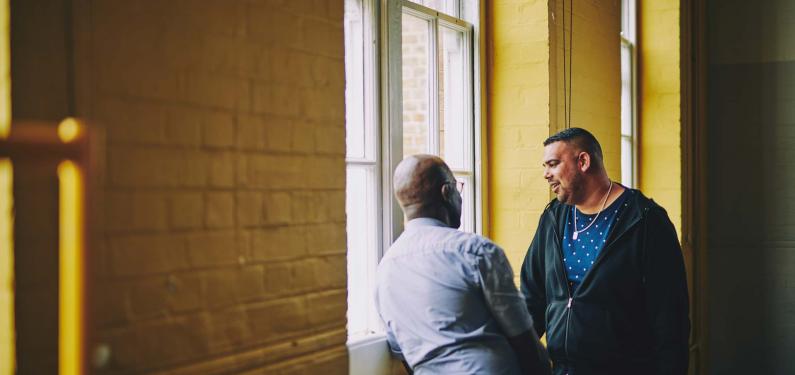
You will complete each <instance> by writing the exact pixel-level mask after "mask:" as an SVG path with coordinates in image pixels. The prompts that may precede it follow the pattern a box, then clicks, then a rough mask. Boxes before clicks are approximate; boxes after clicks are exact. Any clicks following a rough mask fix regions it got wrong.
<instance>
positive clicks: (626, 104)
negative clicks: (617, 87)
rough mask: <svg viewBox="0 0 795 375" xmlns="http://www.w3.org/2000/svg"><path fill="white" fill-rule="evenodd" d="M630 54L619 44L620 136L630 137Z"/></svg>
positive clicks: (626, 48) (623, 45)
mask: <svg viewBox="0 0 795 375" xmlns="http://www.w3.org/2000/svg"><path fill="white" fill-rule="evenodd" d="M632 94H633V93H632V53H631V51H630V49H629V46H627V45H626V44H623V43H622V44H621V134H623V135H629V136H631V135H632V110H633V108H632Z"/></svg>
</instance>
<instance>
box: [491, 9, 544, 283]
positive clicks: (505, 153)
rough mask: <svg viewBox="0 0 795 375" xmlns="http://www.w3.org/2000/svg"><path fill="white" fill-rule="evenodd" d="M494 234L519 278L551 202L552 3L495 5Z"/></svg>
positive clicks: (492, 150)
mask: <svg viewBox="0 0 795 375" xmlns="http://www.w3.org/2000/svg"><path fill="white" fill-rule="evenodd" d="M487 6H488V9H487V14H488V20H487V22H488V28H489V29H488V38H489V39H488V44H489V47H488V48H489V53H488V67H487V77H488V90H489V93H488V108H489V110H488V125H487V126H488V134H487V138H488V149H489V151H488V170H489V181H488V182H487V183H488V191H489V196H488V200H489V202H488V207H489V211H488V215H489V219H488V222H489V223H490V226H489V228H488V235H489V236H490V237H491V238H492V239H494V240H495V241H496V242H497V243H498V244H500V246H502V247H503V248H504V249H505V252H506V254H507V256H508V259H509V260H510V262H511V265H513V267H514V269H515V270H516V273H517V275H518V270H519V267H520V266H521V264H522V260H523V259H524V255H525V251H526V250H527V246H528V245H529V243H530V239H531V237H532V234H533V232H534V231H535V228H536V225H537V223H538V217H539V215H540V214H541V212H542V210H543V209H544V206H545V205H546V203H547V202H548V201H549V187H548V185H547V183H546V182H545V181H544V180H543V178H542V176H541V169H540V167H539V165H540V162H541V156H542V152H543V146H542V144H541V142H543V140H544V139H545V138H546V137H548V136H549V113H550V111H549V83H550V82H549V79H550V75H549V32H548V30H549V27H548V17H547V14H548V12H547V10H548V3H547V1H516V0H499V1H490V2H488V5H487Z"/></svg>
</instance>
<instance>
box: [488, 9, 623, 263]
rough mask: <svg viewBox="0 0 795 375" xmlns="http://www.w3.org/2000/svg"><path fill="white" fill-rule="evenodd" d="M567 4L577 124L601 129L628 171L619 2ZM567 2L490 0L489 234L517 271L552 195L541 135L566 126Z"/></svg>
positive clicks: (609, 150) (616, 166) (613, 166)
mask: <svg viewBox="0 0 795 375" xmlns="http://www.w3.org/2000/svg"><path fill="white" fill-rule="evenodd" d="M566 4H567V8H566V17H567V20H566V25H567V31H566V36H568V35H569V33H568V28H569V25H570V23H569V21H570V20H571V16H570V15H569V12H570V10H571V8H569V6H570V5H572V4H573V7H574V40H573V41H574V49H573V56H574V60H573V62H574V63H573V65H572V67H573V70H572V73H573V74H572V78H573V84H572V86H571V87H572V91H573V93H572V111H571V114H572V122H571V125H572V126H579V127H584V128H587V129H589V130H591V131H592V132H593V133H594V135H595V136H596V137H597V138H598V139H599V141H600V143H601V144H602V149H603V151H604V156H605V163H606V166H607V171H608V174H609V175H610V176H611V177H612V178H613V179H620V177H621V173H620V171H621V159H620V154H621V143H620V141H621V138H620V130H621V118H620V98H621V85H620V83H621V81H620V78H621V76H620V72H621V71H620V60H619V57H620V56H619V46H620V44H619V20H620V8H619V6H620V2H618V1H610V2H598V1H586V0H583V1H579V0H578V1H574V2H573V3H569V2H566ZM562 6H563V1H556V0H549V1H530V2H528V1H518V0H500V1H494V2H489V3H488V7H489V11H488V13H489V20H488V22H489V30H488V32H489V33H488V38H489V43H490V44H491V45H490V47H489V56H488V58H489V63H488V80H489V87H488V90H489V93H488V97H489V119H488V121H489V123H488V145H489V162H488V163H489V166H488V170H489V182H488V184H489V188H488V190H489V197H488V198H489V216H490V218H489V222H490V223H491V224H490V227H489V235H490V236H491V237H492V238H493V239H494V240H495V241H496V242H497V243H499V244H500V245H502V246H503V247H504V248H505V251H506V253H507V255H508V258H509V260H510V261H511V264H512V265H513V266H514V269H515V270H516V274H517V275H518V269H519V267H520V266H521V264H522V261H523V259H524V256H525V253H526V251H527V246H528V245H529V244H530V241H531V240H532V235H533V233H535V230H536V227H537V225H538V218H539V217H540V215H541V212H542V211H543V209H544V207H545V206H546V204H547V203H548V202H549V200H550V199H551V195H550V191H549V185H548V184H547V183H546V181H544V179H543V168H542V167H541V159H542V157H543V149H544V147H543V144H542V142H543V141H544V140H545V139H546V138H547V137H548V136H549V135H551V134H554V133H556V132H557V131H558V130H560V129H562V128H563V127H565V125H564V116H563V97H564V96H563V54H562V53H563V45H562V38H563V34H562V26H563V25H562V21H563V18H562ZM568 48H569V45H568V39H567V50H568ZM567 58H568V56H567ZM568 61H569V60H567V62H568ZM567 79H568V78H567Z"/></svg>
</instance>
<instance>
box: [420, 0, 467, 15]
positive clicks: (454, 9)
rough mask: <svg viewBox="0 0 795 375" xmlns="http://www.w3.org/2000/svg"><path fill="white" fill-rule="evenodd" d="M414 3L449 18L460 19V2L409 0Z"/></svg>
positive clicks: (452, 0) (456, 0)
mask: <svg viewBox="0 0 795 375" xmlns="http://www.w3.org/2000/svg"><path fill="white" fill-rule="evenodd" d="M409 1H411V2H412V3H416V4H420V5H424V6H426V7H428V8H431V9H433V10H435V11H438V12H442V13H444V14H447V15H448V16H453V17H459V14H458V13H459V11H458V10H459V9H460V0H409Z"/></svg>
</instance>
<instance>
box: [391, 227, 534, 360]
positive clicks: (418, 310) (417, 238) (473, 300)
mask: <svg viewBox="0 0 795 375" xmlns="http://www.w3.org/2000/svg"><path fill="white" fill-rule="evenodd" d="M376 278H377V282H376V292H375V294H376V296H375V303H376V308H377V310H378V312H379V314H380V316H381V319H382V320H383V322H384V325H385V326H386V334H387V340H388V341H389V345H390V347H391V348H392V350H393V351H394V352H395V353H396V354H401V355H402V356H403V357H404V358H405V360H406V362H407V363H408V364H409V365H410V366H411V367H412V368H413V369H414V371H415V373H416V374H418V375H421V374H519V373H520V371H519V363H518V361H517V360H516V355H515V354H514V351H513V349H512V348H511V346H510V345H509V344H508V341H507V337H513V336H517V335H519V334H520V333H523V332H526V331H529V330H532V326H533V325H532V321H531V318H530V314H529V313H528V312H527V306H526V305H525V303H524V299H523V298H522V296H521V295H520V294H519V292H518V291H517V289H516V285H515V284H514V281H513V270H512V269H511V266H510V264H508V259H507V258H506V257H505V254H504V252H503V251H502V249H501V248H500V247H499V246H497V245H496V244H494V243H493V242H491V241H490V240H488V239H487V238H485V237H482V236H479V235H477V234H472V233H466V232H461V231H459V230H456V229H453V228H449V227H447V226H445V224H444V223H442V222H440V221H438V220H435V219H430V218H419V219H414V220H411V221H409V222H408V223H407V224H406V228H405V231H404V232H403V234H401V235H400V237H399V238H398V239H397V241H395V243H394V244H393V245H392V247H390V249H389V251H388V252H387V253H386V255H385V256H384V258H383V259H382V260H381V263H380V264H379V265H378V271H377V272H376Z"/></svg>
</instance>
